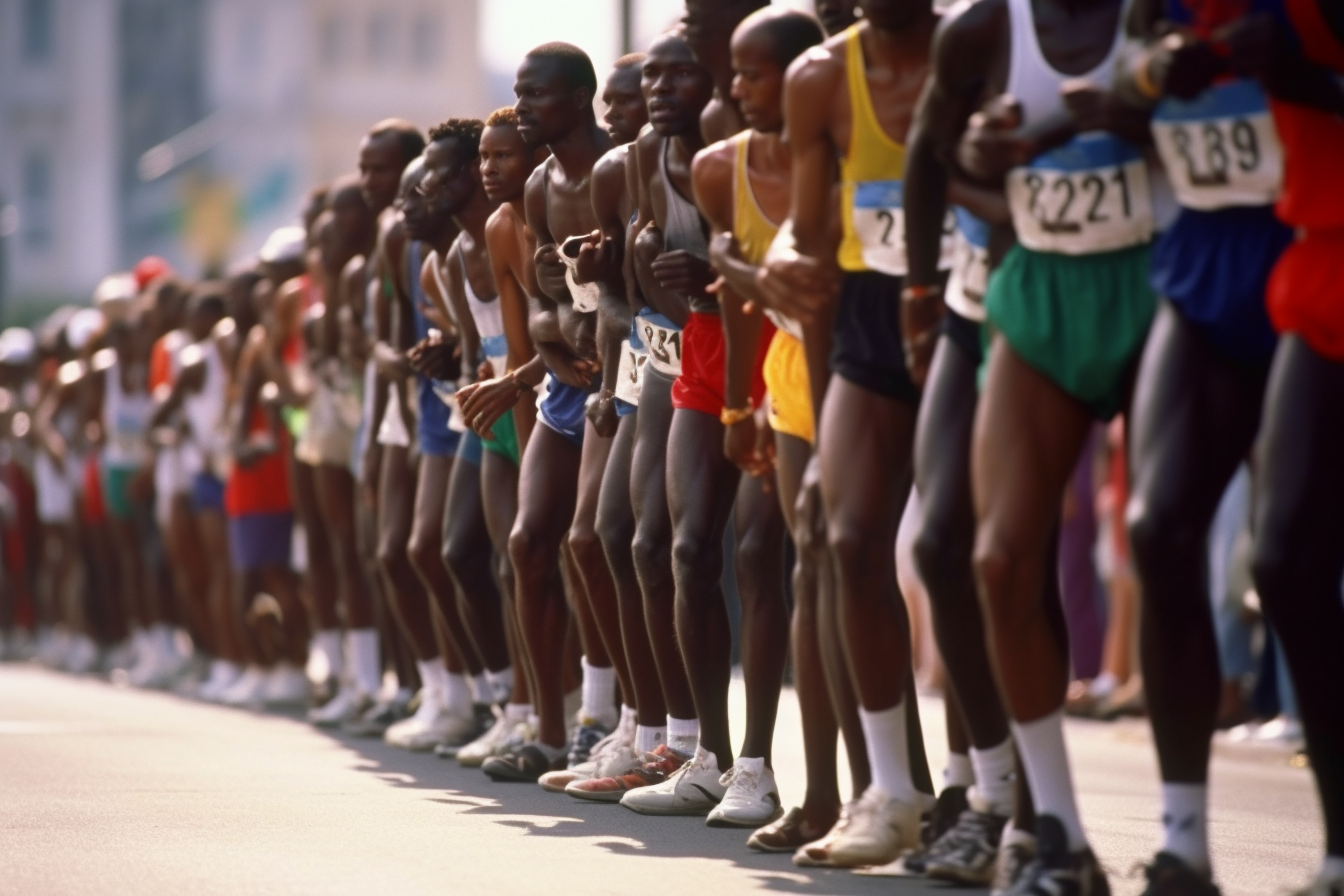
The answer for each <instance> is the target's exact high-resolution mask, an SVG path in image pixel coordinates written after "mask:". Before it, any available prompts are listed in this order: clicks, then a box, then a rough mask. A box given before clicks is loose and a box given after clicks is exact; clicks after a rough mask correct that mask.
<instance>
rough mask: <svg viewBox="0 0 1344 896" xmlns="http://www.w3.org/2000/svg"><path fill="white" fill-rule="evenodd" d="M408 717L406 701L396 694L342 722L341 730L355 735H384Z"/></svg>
mask: <svg viewBox="0 0 1344 896" xmlns="http://www.w3.org/2000/svg"><path fill="white" fill-rule="evenodd" d="M405 718H407V713H406V701H405V700H401V699H398V697H397V696H396V695H394V696H393V697H392V698H391V699H385V700H379V701H378V702H377V703H374V704H373V705H371V706H369V707H368V708H367V709H365V710H364V712H362V713H359V714H358V715H355V716H353V717H351V718H349V719H346V720H345V721H344V722H342V723H341V730H342V731H344V732H345V733H346V734H353V735H354V736H355V737H382V736H383V735H384V734H386V733H387V729H388V728H391V727H392V726H393V725H395V724H396V723H397V722H400V721H401V720H402V719H405Z"/></svg>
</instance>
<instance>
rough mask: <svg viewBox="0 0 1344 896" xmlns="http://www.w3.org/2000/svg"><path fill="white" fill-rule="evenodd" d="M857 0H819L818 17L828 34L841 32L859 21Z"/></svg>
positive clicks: (817, 4)
mask: <svg viewBox="0 0 1344 896" xmlns="http://www.w3.org/2000/svg"><path fill="white" fill-rule="evenodd" d="M857 5H858V4H857V0H817V3H816V9H817V18H818V19H821V27H823V28H825V29H826V33H827V34H839V33H840V32H841V31H844V30H845V29H846V28H848V27H849V26H850V25H853V24H854V23H855V22H857V21H858V20H859V19H858V15H857V13H856V12H855V9H856V7H857Z"/></svg>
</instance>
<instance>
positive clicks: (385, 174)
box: [359, 118, 425, 215]
mask: <svg viewBox="0 0 1344 896" xmlns="http://www.w3.org/2000/svg"><path fill="white" fill-rule="evenodd" d="M424 151H425V137H424V135H423V134H421V133H420V131H419V129H417V128H416V126H415V125H413V124H411V123H410V122H409V121H403V120H402V119H400V118H389V119H386V120H384V121H380V122H378V124H376V125H374V126H373V128H372V129H371V130H370V131H369V133H368V134H366V135H365V137H364V139H363V140H361V141H360V142H359V181H360V186H361V188H362V189H363V190H364V201H365V202H367V203H368V204H369V207H370V208H372V209H373V213H374V214H375V215H377V214H381V213H382V211H383V209H385V208H387V207H388V206H390V205H391V204H392V202H393V200H395V199H396V198H397V184H398V183H399V182H400V180H401V172H402V171H404V170H405V168H406V166H407V165H409V164H410V163H411V159H414V158H415V157H416V156H418V155H420V153H422V152H424Z"/></svg>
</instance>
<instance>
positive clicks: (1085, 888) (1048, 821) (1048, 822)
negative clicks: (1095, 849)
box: [1008, 815, 1111, 896]
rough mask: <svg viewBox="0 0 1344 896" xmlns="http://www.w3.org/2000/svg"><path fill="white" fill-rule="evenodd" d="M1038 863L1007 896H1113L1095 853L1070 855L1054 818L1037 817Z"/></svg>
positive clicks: (1036, 861) (1030, 868) (1066, 843)
mask: <svg viewBox="0 0 1344 896" xmlns="http://www.w3.org/2000/svg"><path fill="white" fill-rule="evenodd" d="M1036 845H1037V850H1038V852H1037V854H1036V860H1035V861H1034V862H1032V863H1031V864H1030V865H1028V866H1027V868H1026V871H1024V872H1023V874H1022V876H1021V877H1020V878H1018V881H1017V884H1016V885H1014V886H1013V888H1012V889H1011V890H1009V891H1008V896H1111V885H1110V883H1109V882H1107V880H1106V873H1105V872H1104V871H1102V870H1101V864H1100V863H1099V862H1098V861H1097V857H1096V856H1094V855H1093V854H1092V850H1090V849H1084V850H1083V851H1081V852H1069V837H1068V834H1066V833H1065V832H1064V825H1063V824H1061V823H1060V820H1059V819H1058V818H1055V817H1054V816H1053V815H1038V816H1036Z"/></svg>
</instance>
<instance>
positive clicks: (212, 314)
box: [187, 280, 228, 342]
mask: <svg viewBox="0 0 1344 896" xmlns="http://www.w3.org/2000/svg"><path fill="white" fill-rule="evenodd" d="M227 288H228V287H227V286H226V284H224V283H221V282H219V281H218V280H207V281H205V282H204V283H201V284H198V285H197V287H196V288H195V289H193V290H192V291H191V298H190V299H189V300H188V301H187V332H188V333H190V334H191V341H192V342H200V341H202V340H203V339H206V338H207V337H209V335H210V333H211V332H212V331H213V330H214V329H215V324H217V323H219V322H220V321H221V320H223V319H224V318H225V317H226V316H227V315H226V314H225V311H226V310H227V307H228V306H227V302H226V291H227Z"/></svg>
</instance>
